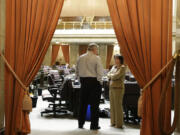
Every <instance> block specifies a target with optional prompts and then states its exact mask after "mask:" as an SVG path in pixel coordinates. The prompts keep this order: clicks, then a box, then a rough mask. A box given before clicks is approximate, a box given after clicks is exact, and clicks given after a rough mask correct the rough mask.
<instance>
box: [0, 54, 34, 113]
mask: <svg viewBox="0 0 180 135" xmlns="http://www.w3.org/2000/svg"><path fill="white" fill-rule="evenodd" d="M0 56H1V57H2V59H3V61H4V62H5V64H6V65H7V67H8V69H9V70H10V72H11V73H12V74H13V76H14V77H15V79H16V80H17V81H18V83H19V84H20V85H21V87H22V88H23V89H24V90H25V95H24V98H23V103H22V110H23V111H27V112H31V111H32V99H31V97H30V95H29V88H28V87H26V86H25V85H24V84H23V82H22V81H21V80H20V78H19V77H18V76H17V74H16V73H15V72H14V70H13V69H12V67H11V65H10V64H9V63H8V61H7V59H6V58H5V57H4V55H3V54H2V53H1V52H0Z"/></svg>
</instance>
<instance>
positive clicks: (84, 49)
mask: <svg viewBox="0 0 180 135" xmlns="http://www.w3.org/2000/svg"><path fill="white" fill-rule="evenodd" d="M87 48H88V45H79V56H80V55H82V54H84V53H86V51H87Z"/></svg>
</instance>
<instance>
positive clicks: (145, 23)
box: [107, 0, 172, 135]
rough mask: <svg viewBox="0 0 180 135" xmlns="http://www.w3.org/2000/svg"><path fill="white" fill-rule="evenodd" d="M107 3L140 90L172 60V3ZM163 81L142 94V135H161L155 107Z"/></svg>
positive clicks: (133, 0) (141, 0)
mask: <svg viewBox="0 0 180 135" xmlns="http://www.w3.org/2000/svg"><path fill="white" fill-rule="evenodd" d="M107 1H108V6H109V11H110V14H111V18H112V22H113V26H114V29H115V33H116V36H117V39H118V41H119V44H120V47H121V51H122V54H123V55H124V57H125V61H126V63H127V64H128V66H129V68H130V70H131V72H132V73H133V74H134V75H135V77H136V80H137V81H138V83H139V84H140V86H141V88H143V86H145V84H146V83H147V82H148V81H150V80H151V79H152V77H153V76H155V74H157V73H158V72H159V71H160V70H161V68H162V67H163V66H164V65H165V64H166V63H167V61H168V60H169V59H170V58H171V56H172V39H171V38H172V0H107ZM165 78H166V73H165V74H163V75H162V76H161V77H160V78H158V79H157V80H156V82H154V83H153V84H152V85H151V87H149V88H148V89H147V90H146V91H145V93H144V96H143V97H144V98H143V116H142V126H141V135H161V133H160V130H159V127H158V121H157V120H158V107H159V104H158V103H159V100H160V95H161V89H162V86H163V84H164V82H165ZM169 88H170V86H169ZM167 96H168V98H167V102H166V106H165V107H164V110H162V115H163V116H164V127H165V128H168V127H169V126H170V117H171V114H170V113H171V107H170V105H171V100H170V97H171V94H170V89H169V94H167Z"/></svg>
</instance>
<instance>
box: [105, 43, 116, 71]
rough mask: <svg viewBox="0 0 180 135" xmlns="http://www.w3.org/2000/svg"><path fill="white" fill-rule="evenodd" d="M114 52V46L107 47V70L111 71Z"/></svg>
mask: <svg viewBox="0 0 180 135" xmlns="http://www.w3.org/2000/svg"><path fill="white" fill-rule="evenodd" d="M113 50H114V46H113V45H108V46H107V59H106V68H107V69H109V66H110V63H111V59H112V55H113Z"/></svg>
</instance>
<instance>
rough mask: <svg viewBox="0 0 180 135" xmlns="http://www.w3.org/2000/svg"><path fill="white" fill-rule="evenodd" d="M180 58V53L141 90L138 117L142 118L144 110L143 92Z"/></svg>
mask: <svg viewBox="0 0 180 135" xmlns="http://www.w3.org/2000/svg"><path fill="white" fill-rule="evenodd" d="M178 56H180V53H179V52H176V53H175V54H174V56H173V57H172V58H171V60H169V62H168V63H167V64H166V65H165V66H164V67H163V68H162V69H161V70H160V71H159V72H158V73H157V74H156V75H155V76H154V77H153V78H152V79H151V80H150V81H149V82H148V83H147V84H146V85H145V86H144V87H143V89H142V90H141V95H140V97H139V99H138V116H139V117H141V116H142V110H143V92H144V91H145V90H146V89H147V88H148V87H149V86H150V85H151V84H152V83H153V82H154V81H155V80H156V79H157V78H158V77H159V76H160V75H161V74H162V73H163V72H164V71H165V70H166V69H167V68H168V67H169V65H170V64H172V62H174V61H175V60H176V59H177V57H178Z"/></svg>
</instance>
